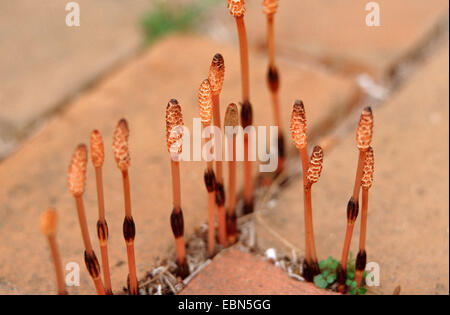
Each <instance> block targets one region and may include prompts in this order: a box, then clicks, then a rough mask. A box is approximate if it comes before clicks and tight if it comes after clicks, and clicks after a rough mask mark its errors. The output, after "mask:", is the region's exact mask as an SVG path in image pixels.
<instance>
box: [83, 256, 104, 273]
mask: <svg viewBox="0 0 450 315" xmlns="http://www.w3.org/2000/svg"><path fill="white" fill-rule="evenodd" d="M84 263H85V264H86V268H87V270H88V271H89V274H90V275H91V277H92V278H94V279H96V278H98V277H99V276H100V265H99V263H98V260H97V256H95V253H94V252H91V253H88V252H86V251H84Z"/></svg>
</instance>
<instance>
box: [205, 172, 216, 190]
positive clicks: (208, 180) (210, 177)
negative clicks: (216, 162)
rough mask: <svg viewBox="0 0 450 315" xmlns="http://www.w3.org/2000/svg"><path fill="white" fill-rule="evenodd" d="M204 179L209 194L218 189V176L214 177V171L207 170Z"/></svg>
mask: <svg viewBox="0 0 450 315" xmlns="http://www.w3.org/2000/svg"><path fill="white" fill-rule="evenodd" d="M203 178H204V180H205V186H206V190H207V191H208V192H213V191H214V190H215V187H216V176H215V175H214V171H213V170H212V169H206V171H205V174H204V176H203Z"/></svg>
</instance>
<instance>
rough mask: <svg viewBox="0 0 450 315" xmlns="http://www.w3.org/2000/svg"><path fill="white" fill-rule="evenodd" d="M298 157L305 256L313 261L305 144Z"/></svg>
mask: <svg viewBox="0 0 450 315" xmlns="http://www.w3.org/2000/svg"><path fill="white" fill-rule="evenodd" d="M300 158H301V161H302V174H303V198H304V216H305V247H306V248H305V254H306V255H305V256H306V260H307V261H308V262H309V263H313V262H315V257H314V256H315V249H314V247H315V246H314V235H313V227H312V208H311V186H310V185H309V181H308V174H307V173H308V168H309V155H308V148H307V147H306V146H305V147H304V148H302V149H300Z"/></svg>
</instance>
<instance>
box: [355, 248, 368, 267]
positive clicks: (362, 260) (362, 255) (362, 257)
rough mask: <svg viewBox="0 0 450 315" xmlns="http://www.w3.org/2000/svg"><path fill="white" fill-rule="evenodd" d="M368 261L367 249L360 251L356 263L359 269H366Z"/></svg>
mask: <svg viewBox="0 0 450 315" xmlns="http://www.w3.org/2000/svg"><path fill="white" fill-rule="evenodd" d="M366 263H367V254H366V251H365V250H363V251H361V250H360V251H359V252H358V255H357V256H356V264H355V268H356V270H359V271H364V269H366Z"/></svg>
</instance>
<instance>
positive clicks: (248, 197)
mask: <svg viewBox="0 0 450 315" xmlns="http://www.w3.org/2000/svg"><path fill="white" fill-rule="evenodd" d="M228 9H229V10H230V14H231V15H232V16H233V17H234V18H235V20H236V26H237V31H238V36H239V52H240V60H241V86H242V107H241V124H242V127H243V128H244V129H245V128H246V127H248V126H250V125H252V124H253V111H252V105H251V103H250V76H249V63H248V43H247V32H246V30H245V22H244V15H245V1H244V0H228ZM253 208H254V204H253V180H252V162H251V161H249V152H248V134H245V135H244V209H243V212H244V214H248V213H252V212H253Z"/></svg>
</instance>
